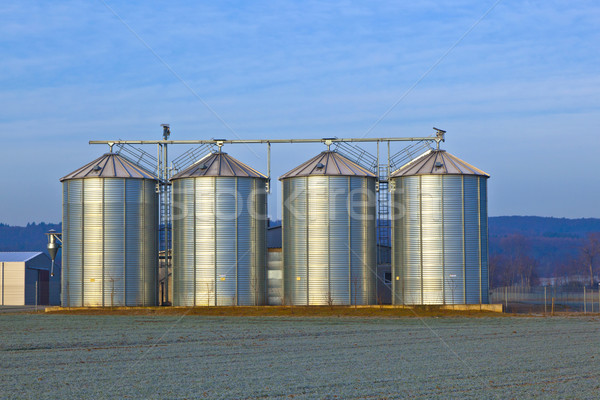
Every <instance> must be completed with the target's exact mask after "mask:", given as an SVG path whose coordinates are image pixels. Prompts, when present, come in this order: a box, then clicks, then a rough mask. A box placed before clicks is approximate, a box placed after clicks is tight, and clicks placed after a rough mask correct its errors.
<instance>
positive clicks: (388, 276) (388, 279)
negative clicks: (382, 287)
mask: <svg viewBox="0 0 600 400" xmlns="http://www.w3.org/2000/svg"><path fill="white" fill-rule="evenodd" d="M383 283H385V284H386V285H389V284H391V283H392V273H391V272H385V273H384V274H383Z"/></svg>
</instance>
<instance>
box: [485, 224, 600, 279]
mask: <svg viewBox="0 0 600 400" xmlns="http://www.w3.org/2000/svg"><path fill="white" fill-rule="evenodd" d="M592 232H600V219H598V218H581V219H567V218H546V217H516V216H515V217H492V218H490V220H489V234H490V256H491V257H493V256H494V255H502V256H508V257H509V259H510V258H511V257H513V256H516V255H517V253H520V255H521V256H522V255H527V256H529V257H531V258H533V259H534V260H535V261H536V262H537V266H536V270H537V271H536V272H537V276H540V277H550V276H553V275H554V274H555V273H556V271H557V269H560V268H564V267H565V266H570V267H569V268H572V267H573V266H574V265H575V264H577V263H579V264H581V263H582V261H581V259H580V256H581V248H582V247H583V246H584V245H585V243H586V239H587V236H588V234H589V233H592ZM576 268H577V267H575V269H576Z"/></svg>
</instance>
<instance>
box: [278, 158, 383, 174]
mask: <svg viewBox="0 0 600 400" xmlns="http://www.w3.org/2000/svg"><path fill="white" fill-rule="evenodd" d="M311 175H317V176H324V175H325V176H336V175H338V176H364V177H371V178H375V174H374V173H373V172H371V171H369V170H368V169H366V168H363V167H361V166H360V165H358V164H356V163H355V162H353V161H350V160H349V159H347V158H346V157H344V156H342V155H341V154H339V153H336V152H335V151H324V152H322V153H321V154H319V155H317V156H315V157H313V158H311V159H310V160H308V161H306V162H304V163H302V164H300V165H299V166H297V167H296V168H294V169H293V170H291V171H289V172H288V173H286V174H283V175H282V176H280V177H279V179H286V178H295V177H299V176H311Z"/></svg>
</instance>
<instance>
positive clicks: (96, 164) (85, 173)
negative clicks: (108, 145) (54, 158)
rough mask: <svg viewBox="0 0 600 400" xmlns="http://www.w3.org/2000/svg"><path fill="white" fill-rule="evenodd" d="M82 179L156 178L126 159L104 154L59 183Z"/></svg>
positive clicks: (114, 154) (112, 154)
mask: <svg viewBox="0 0 600 400" xmlns="http://www.w3.org/2000/svg"><path fill="white" fill-rule="evenodd" d="M84 178H130V179H153V180H156V176H155V175H154V174H152V173H150V172H148V171H146V170H145V169H144V168H142V167H139V166H137V165H135V164H134V163H133V162H131V161H129V160H128V159H127V158H125V157H123V156H121V155H119V154H116V153H106V154H104V155H102V156H101V157H99V158H97V159H95V160H94V161H92V162H90V163H88V164H86V165H84V166H83V167H81V168H79V169H77V170H75V171H73V172H71V173H70V174H68V175H66V176H64V177H62V178H61V179H60V181H61V182H62V181H66V180H70V179H84Z"/></svg>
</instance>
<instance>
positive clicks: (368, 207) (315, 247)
mask: <svg viewBox="0 0 600 400" xmlns="http://www.w3.org/2000/svg"><path fill="white" fill-rule="evenodd" d="M280 179H281V180H282V183H283V259H284V263H283V264H284V299H283V301H284V303H286V304H294V305H331V304H336V305H349V304H375V301H376V300H375V296H376V289H375V288H376V286H375V279H376V265H377V260H376V237H375V236H376V233H375V218H376V217H375V175H374V174H373V173H372V172H370V171H368V170H366V169H364V168H362V167H361V166H359V165H357V164H355V163H354V162H352V161H350V160H348V159H347V158H345V157H343V156H341V155H340V154H338V153H336V152H332V151H326V152H323V153H321V154H319V155H318V156H316V157H314V158H312V159H311V160H309V161H307V162H305V163H303V164H302V165H300V166H298V167H296V168H294V169H293V170H291V171H290V172H288V173H287V174H285V175H283V176H281V178H280Z"/></svg>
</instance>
